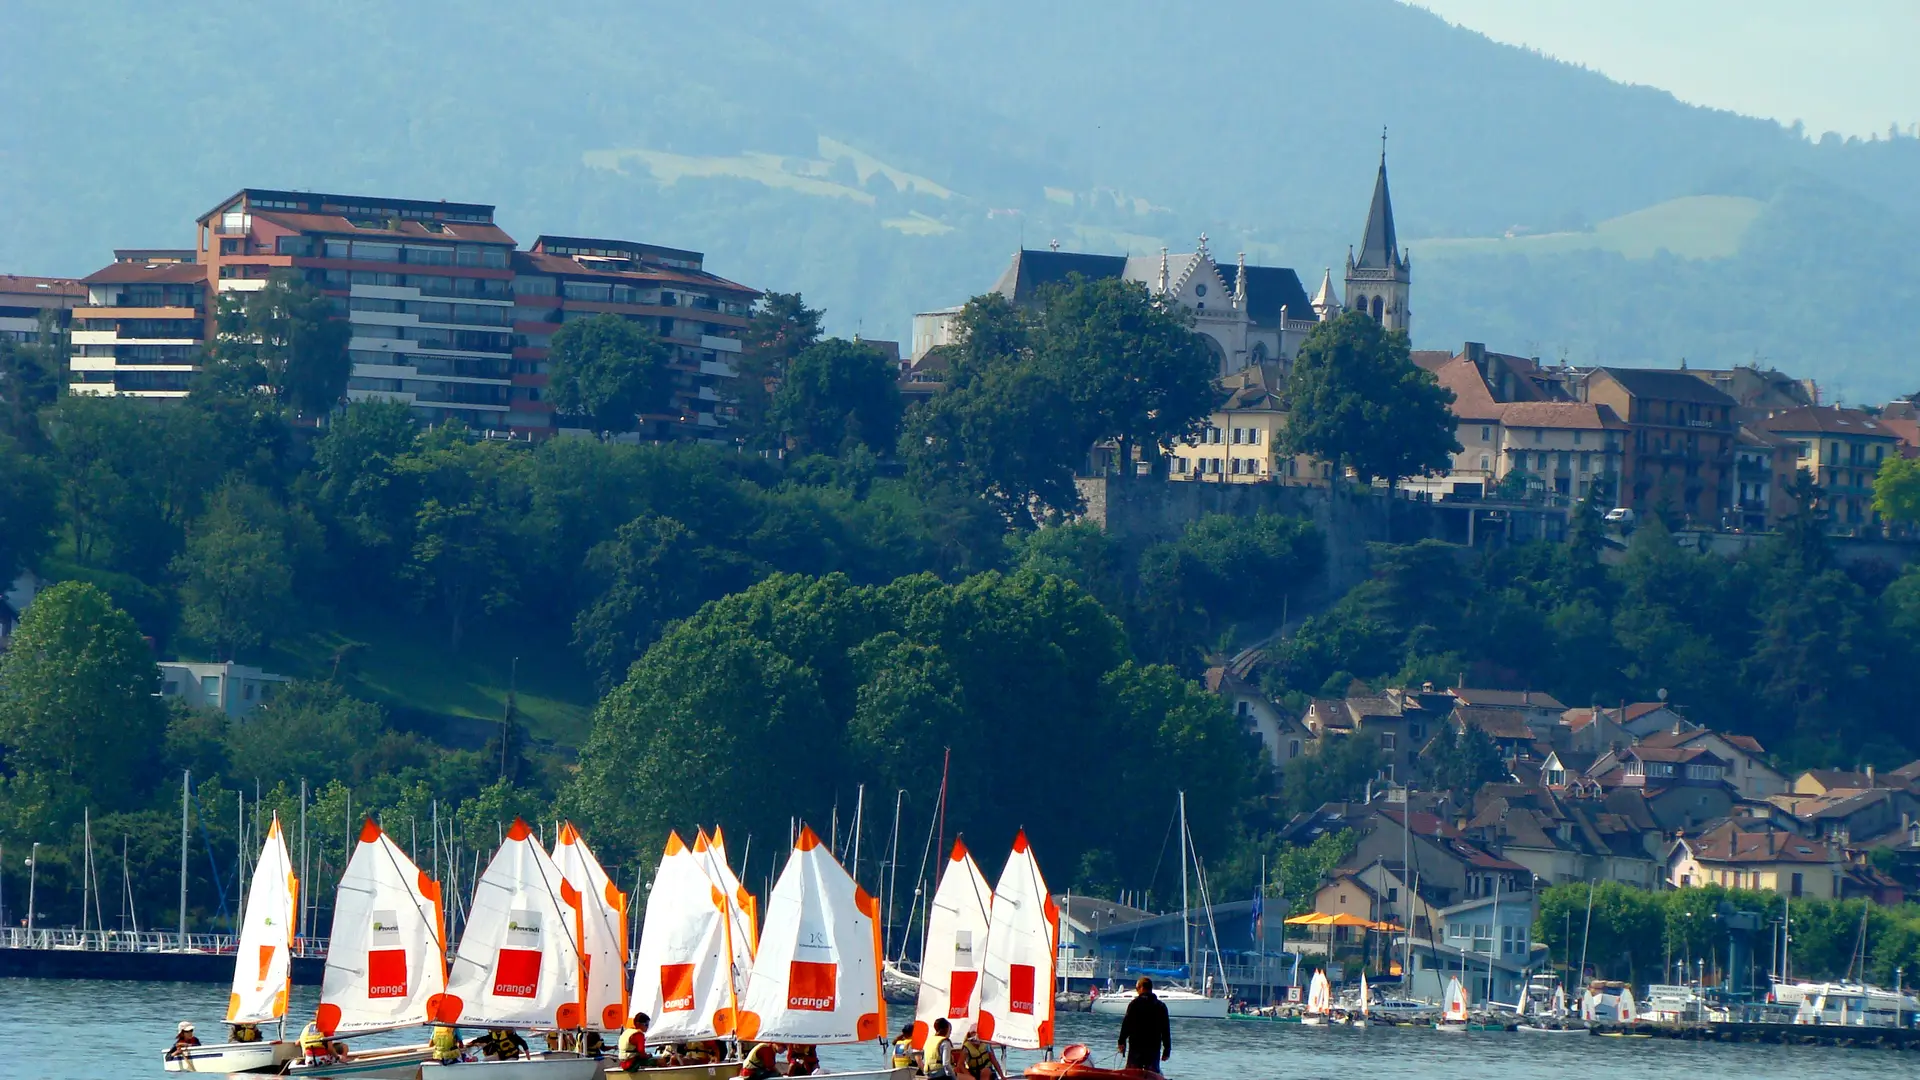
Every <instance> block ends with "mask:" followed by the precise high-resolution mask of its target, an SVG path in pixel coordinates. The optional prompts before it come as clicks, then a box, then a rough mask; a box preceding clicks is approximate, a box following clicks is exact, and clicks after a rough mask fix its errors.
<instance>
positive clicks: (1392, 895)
mask: <svg viewBox="0 0 1920 1080" xmlns="http://www.w3.org/2000/svg"><path fill="white" fill-rule="evenodd" d="M1398 899H1400V890H1399V889H1396V888H1394V887H1393V886H1392V885H1389V886H1387V903H1389V904H1391V903H1393V902H1394V901H1395V900H1398Z"/></svg>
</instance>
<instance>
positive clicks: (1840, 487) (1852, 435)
mask: <svg viewBox="0 0 1920 1080" xmlns="http://www.w3.org/2000/svg"><path fill="white" fill-rule="evenodd" d="M1754 426H1755V427H1757V428H1759V429H1760V430H1762V431H1765V432H1769V433H1771V434H1773V435H1775V436H1778V437H1779V438H1781V439H1783V440H1785V441H1787V442H1788V443H1789V444H1791V447H1792V448H1791V449H1790V450H1789V451H1788V452H1787V453H1786V454H1785V455H1784V465H1785V466H1787V467H1797V468H1799V469H1801V470H1804V471H1805V472H1806V473H1807V475H1808V476H1810V477H1812V478H1813V482H1814V483H1815V484H1818V485H1819V486H1820V502H1821V504H1822V506H1821V509H1823V510H1825V511H1826V512H1827V515H1828V519H1827V520H1828V525H1829V526H1830V527H1831V528H1834V529H1836V530H1841V531H1845V532H1860V531H1863V530H1866V529H1872V528H1878V527H1879V524H1880V515H1879V514H1876V513H1874V510H1873V480H1874V476H1875V474H1877V473H1878V472H1879V471H1880V463H1881V462H1883V461H1885V460H1886V459H1887V458H1889V457H1892V456H1893V455H1894V454H1895V453H1897V452H1898V449H1897V448H1898V446H1899V444H1900V440H1899V437H1898V436H1897V435H1895V434H1894V432H1893V429H1892V428H1889V427H1887V426H1886V425H1885V424H1883V423H1881V422H1880V421H1879V420H1878V419H1877V418H1875V417H1874V416H1872V415H1870V414H1868V413H1864V412H1861V411H1860V410H1859V409H1840V408H1833V407H1831V406H1821V405H1808V406H1805V407H1803V408H1799V409H1789V410H1788V411H1786V412H1783V413H1781V414H1779V415H1778V416H1770V417H1768V418H1767V419H1765V420H1762V421H1760V422H1759V423H1757V424H1755V425H1754Z"/></svg>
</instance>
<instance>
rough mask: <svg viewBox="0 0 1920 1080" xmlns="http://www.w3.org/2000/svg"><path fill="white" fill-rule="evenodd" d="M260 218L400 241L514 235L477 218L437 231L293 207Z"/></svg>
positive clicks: (503, 239)
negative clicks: (367, 225) (368, 223)
mask: <svg viewBox="0 0 1920 1080" xmlns="http://www.w3.org/2000/svg"><path fill="white" fill-rule="evenodd" d="M252 214H253V216H254V217H256V218H260V219H262V220H265V221H271V222H273V223H274V224H276V225H279V226H281V227H282V228H286V229H292V230H293V231H295V232H317V233H330V234H335V235H345V236H354V237H362V238H365V239H368V240H376V239H379V238H380V237H383V236H386V237H392V238H394V239H396V240H441V241H446V240H452V241H457V242H464V243H469V244H512V243H513V242H514V241H513V237H511V236H508V235H507V232H506V230H505V229H502V228H501V227H500V226H498V225H486V224H482V223H481V222H477V221H441V222H436V223H435V224H437V225H439V226H440V227H441V231H439V232H435V231H433V230H432V229H429V228H427V226H426V224H424V223H422V222H420V221H416V220H414V219H413V218H402V217H389V218H383V219H382V220H383V221H384V222H385V223H386V225H385V227H383V228H378V229H362V228H360V227H358V226H356V225H354V223H353V222H351V221H349V220H347V218H346V217H345V216H344V215H341V214H302V213H299V212H297V211H292V210H254V211H252Z"/></svg>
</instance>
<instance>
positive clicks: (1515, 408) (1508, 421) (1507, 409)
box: [1500, 401, 1627, 431]
mask: <svg viewBox="0 0 1920 1080" xmlns="http://www.w3.org/2000/svg"><path fill="white" fill-rule="evenodd" d="M1500 422H1501V423H1502V424H1504V425H1506V426H1507V427H1510V428H1564V429H1574V428H1578V429H1582V430H1586V431H1599V430H1603V429H1611V430H1617V431H1625V430H1627V423H1626V421H1624V420H1622V419H1620V417H1618V416H1616V415H1614V411H1613V408H1612V407H1611V406H1608V405H1593V404H1589V403H1587V402H1584V401H1515V402H1511V403H1509V404H1506V405H1502V406H1500Z"/></svg>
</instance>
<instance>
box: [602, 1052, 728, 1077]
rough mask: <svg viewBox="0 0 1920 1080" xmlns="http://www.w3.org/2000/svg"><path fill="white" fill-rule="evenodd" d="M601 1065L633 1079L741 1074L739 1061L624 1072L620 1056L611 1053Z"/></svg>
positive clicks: (611, 1071) (617, 1074) (662, 1066)
mask: <svg viewBox="0 0 1920 1080" xmlns="http://www.w3.org/2000/svg"><path fill="white" fill-rule="evenodd" d="M601 1065H602V1066H603V1067H604V1068H605V1070H606V1072H607V1073H608V1074H609V1075H611V1076H630V1077H633V1080H732V1078H733V1077H736V1076H739V1075H740V1062H738V1061H721V1062H716V1063H715V1064H712V1065H661V1066H657V1067H655V1068H652V1069H635V1070H633V1071H632V1072H624V1071H622V1070H621V1068H620V1058H619V1057H618V1056H617V1055H614V1054H609V1055H607V1057H606V1060H604V1061H603V1062H601Z"/></svg>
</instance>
